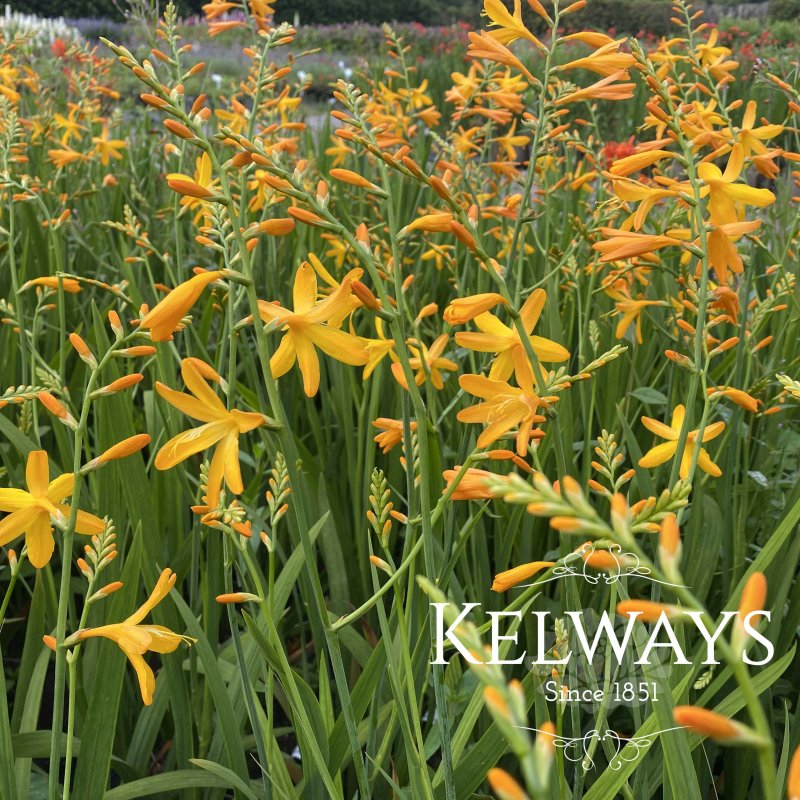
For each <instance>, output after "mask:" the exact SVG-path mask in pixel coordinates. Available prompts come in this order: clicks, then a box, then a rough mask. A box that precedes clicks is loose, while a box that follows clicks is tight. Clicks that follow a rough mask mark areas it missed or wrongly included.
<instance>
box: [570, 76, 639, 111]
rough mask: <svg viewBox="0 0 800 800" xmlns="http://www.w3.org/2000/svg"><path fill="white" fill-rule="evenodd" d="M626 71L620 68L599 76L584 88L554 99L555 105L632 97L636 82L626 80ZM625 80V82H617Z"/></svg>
mask: <svg viewBox="0 0 800 800" xmlns="http://www.w3.org/2000/svg"><path fill="white" fill-rule="evenodd" d="M627 78H628V73H627V71H626V70H624V69H621V70H619V71H617V72H614V73H612V74H611V75H607V76H606V77H605V78H601V79H600V80H599V81H597V83H593V84H592V85H591V86H587V87H586V88H584V89H576V90H575V91H574V92H570V93H569V94H565V95H564V96H563V97H559V98H558V100H556V105H557V106H563V105H567V104H568V103H577V102H579V101H581V100H629V99H630V98H631V97H633V93H634V91H635V89H636V84H635V83H632V82H631V81H628V80H627ZM617 81H625V83H617Z"/></svg>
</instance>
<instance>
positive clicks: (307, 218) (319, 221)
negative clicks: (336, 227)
mask: <svg viewBox="0 0 800 800" xmlns="http://www.w3.org/2000/svg"><path fill="white" fill-rule="evenodd" d="M289 214H290V216H292V217H294V218H295V219H296V220H297V221H298V222H304V223H305V224H306V225H315V226H317V227H328V226H329V223H327V222H326V221H325V220H324V219H323V218H322V217H320V216H318V215H317V214H314V213H313V212H311V211H308V210H307V209H305V208H298V207H297V206H292V207H291V208H290V209H289Z"/></svg>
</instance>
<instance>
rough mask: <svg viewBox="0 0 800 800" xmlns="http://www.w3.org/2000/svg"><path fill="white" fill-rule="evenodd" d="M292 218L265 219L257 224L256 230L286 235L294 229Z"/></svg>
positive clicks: (269, 233)
mask: <svg viewBox="0 0 800 800" xmlns="http://www.w3.org/2000/svg"><path fill="white" fill-rule="evenodd" d="M294 227H295V224H294V220H293V219H291V218H280V219H265V220H264V221H263V222H260V223H259V224H258V232H259V233H266V234H267V235H268V236H286V234H287V233H291V232H292V231H293V230H294Z"/></svg>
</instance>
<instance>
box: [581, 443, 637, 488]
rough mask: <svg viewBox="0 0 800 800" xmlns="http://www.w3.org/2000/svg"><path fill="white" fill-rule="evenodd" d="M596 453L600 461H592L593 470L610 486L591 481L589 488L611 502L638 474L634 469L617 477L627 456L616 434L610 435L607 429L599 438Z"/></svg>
mask: <svg viewBox="0 0 800 800" xmlns="http://www.w3.org/2000/svg"><path fill="white" fill-rule="evenodd" d="M594 452H595V454H596V455H597V458H598V459H599V461H592V468H593V469H594V470H595V472H598V473H599V475H600V476H602V477H604V478H605V479H606V480H607V481H608V484H609V485H608V487H606V486H603V484H601V483H600V482H599V481H596V480H594V479H591V480H590V481H589V488H590V489H591V490H592V491H594V492H597V494H601V495H603V496H604V497H607V498H608V499H609V500H610V499H611V498H612V496H613V495H614V494H616V493H618V492H619V491H620V490H621V489H622V487H623V486H624V485H625V484H626V483H628V481H630V480H631V479H632V478H633V476H634V475H635V474H636V472H635V470H633V469H628V470H625V472H623V473H622V474H621V475H619V476H618V475H617V469H618V467H619V466H620V465H621V464H622V462H623V461H624V460H625V456H624V454H623V453H622V451H621V450H619V445H618V444H617V441H616V438H615V437H614V434H613V433H609V432H608V431H607V430H605V428H604V429H603V431H602V433H601V434H600V436H598V437H597V445H596V446H595V448H594Z"/></svg>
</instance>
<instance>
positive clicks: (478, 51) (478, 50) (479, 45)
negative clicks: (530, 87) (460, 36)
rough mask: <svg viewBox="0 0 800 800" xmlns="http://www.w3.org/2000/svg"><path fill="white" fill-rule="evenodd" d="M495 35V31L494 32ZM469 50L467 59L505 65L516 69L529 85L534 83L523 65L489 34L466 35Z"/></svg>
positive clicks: (472, 33)
mask: <svg viewBox="0 0 800 800" xmlns="http://www.w3.org/2000/svg"><path fill="white" fill-rule="evenodd" d="M495 33H496V31H495ZM468 38H469V49H468V50H467V57H468V58H478V59H483V58H485V59H486V60H487V61H494V62H495V63H497V64H505V66H507V67H513V68H514V69H518V70H519V71H520V72H521V73H522V74H523V75H524V76H525V77H526V78H527V79H528V80H529V81H530V82H531V83H535V82H536V78H535V77H534V76H533V75H532V74H531V72H530V71H529V70H528V69H527V67H525V65H524V64H523V63H522V62H521V61H520V60H519V59H518V58H517V57H516V56H515V55H514V54H513V53H512V52H511V51H510V50H509V49H508V48H507V47H506V46H505V45H504V44H503V43H502V42H499V41H498V40H497V39H496V38H495V37H494V36H492V34H491V33H487V32H486V31H481V32H480V33H475V32H474V31H471V32H470V33H469V34H468Z"/></svg>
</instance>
